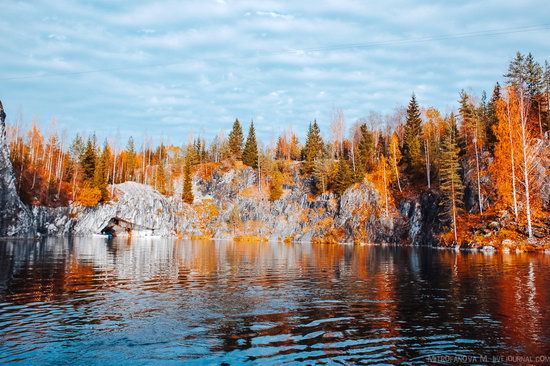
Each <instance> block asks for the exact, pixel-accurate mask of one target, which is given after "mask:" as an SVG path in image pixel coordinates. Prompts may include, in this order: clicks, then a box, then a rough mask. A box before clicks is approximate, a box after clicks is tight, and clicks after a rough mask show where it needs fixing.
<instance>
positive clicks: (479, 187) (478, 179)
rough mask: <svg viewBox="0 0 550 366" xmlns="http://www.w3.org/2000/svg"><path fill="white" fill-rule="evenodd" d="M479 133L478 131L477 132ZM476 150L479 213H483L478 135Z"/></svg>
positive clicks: (475, 142) (475, 139)
mask: <svg viewBox="0 0 550 366" xmlns="http://www.w3.org/2000/svg"><path fill="white" fill-rule="evenodd" d="M476 134H477V132H476ZM474 150H475V152H476V170H477V200H478V203H479V213H480V214H481V215H483V205H482V203H481V202H482V201H483V197H482V196H481V179H480V177H479V154H478V151H477V137H475V138H474Z"/></svg>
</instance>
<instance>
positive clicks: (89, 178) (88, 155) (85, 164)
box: [80, 139, 97, 183]
mask: <svg viewBox="0 0 550 366" xmlns="http://www.w3.org/2000/svg"><path fill="white" fill-rule="evenodd" d="M96 160H97V156H96V150H95V147H94V144H93V142H92V139H88V142H87V143H86V148H85V149H84V152H83V153H82V156H81V159H80V165H81V166H82V175H83V179H84V181H86V182H88V183H93V180H94V177H95V166H96Z"/></svg>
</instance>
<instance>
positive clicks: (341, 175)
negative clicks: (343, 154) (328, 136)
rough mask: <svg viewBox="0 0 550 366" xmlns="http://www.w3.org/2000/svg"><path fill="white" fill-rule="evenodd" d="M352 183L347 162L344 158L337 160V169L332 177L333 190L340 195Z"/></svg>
mask: <svg viewBox="0 0 550 366" xmlns="http://www.w3.org/2000/svg"><path fill="white" fill-rule="evenodd" d="M352 184H353V177H352V173H351V169H350V167H349V164H348V162H347V161H346V160H345V159H340V160H339V161H338V171H337V172H336V177H335V178H334V192H336V194H338V195H339V196H341V195H342V194H343V193H344V192H345V191H346V189H347V188H348V187H349V186H351V185H352Z"/></svg>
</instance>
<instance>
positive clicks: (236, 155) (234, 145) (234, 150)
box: [229, 119, 243, 160]
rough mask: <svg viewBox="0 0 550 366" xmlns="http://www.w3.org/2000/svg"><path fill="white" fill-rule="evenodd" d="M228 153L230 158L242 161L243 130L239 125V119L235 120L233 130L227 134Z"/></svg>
mask: <svg viewBox="0 0 550 366" xmlns="http://www.w3.org/2000/svg"><path fill="white" fill-rule="evenodd" d="M229 151H230V152H231V157H232V158H233V159H236V160H241V159H242V151H243V130H242V128H241V123H240V122H239V119H236V120H235V122H234V123H233V129H232V130H231V133H230V134H229Z"/></svg>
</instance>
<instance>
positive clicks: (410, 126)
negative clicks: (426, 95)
mask: <svg viewBox="0 0 550 366" xmlns="http://www.w3.org/2000/svg"><path fill="white" fill-rule="evenodd" d="M421 139H422V118H421V117H420V108H419V106H418V103H417V101H416V97H415V95H414V94H413V95H412V97H411V101H410V102H409V106H408V108H407V121H406V123H405V135H404V139H403V151H402V154H403V159H402V161H403V163H404V164H405V169H406V171H407V172H408V173H409V174H410V175H413V176H415V175H418V174H419V173H420V172H422V171H423V170H422V165H423V156H422V141H421Z"/></svg>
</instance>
